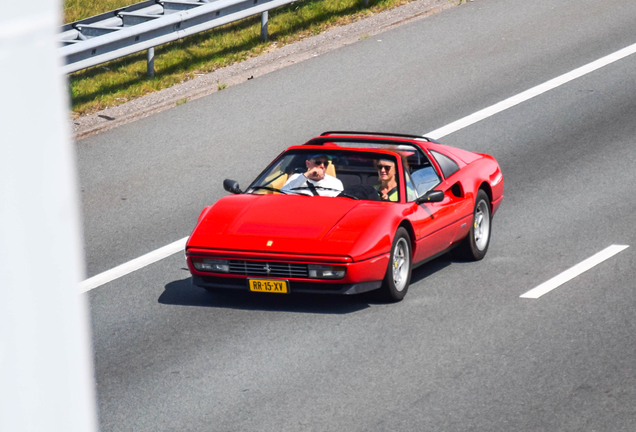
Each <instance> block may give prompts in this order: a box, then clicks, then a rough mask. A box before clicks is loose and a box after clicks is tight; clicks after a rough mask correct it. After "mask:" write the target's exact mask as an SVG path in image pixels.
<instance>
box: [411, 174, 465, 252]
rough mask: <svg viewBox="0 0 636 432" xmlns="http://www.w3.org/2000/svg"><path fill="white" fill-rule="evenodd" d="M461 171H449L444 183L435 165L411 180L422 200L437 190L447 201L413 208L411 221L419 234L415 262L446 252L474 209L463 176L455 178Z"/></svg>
mask: <svg viewBox="0 0 636 432" xmlns="http://www.w3.org/2000/svg"><path fill="white" fill-rule="evenodd" d="M439 165H440V164H438V166H439ZM422 171H425V172H422ZM457 171H459V166H457V168H456V169H454V170H449V171H447V172H446V173H447V174H449V176H448V178H445V179H444V180H442V176H441V175H440V173H439V172H438V168H437V167H435V166H433V165H432V164H431V166H427V167H424V168H422V169H421V170H418V171H415V172H414V173H413V175H412V176H410V178H411V179H412V181H413V183H414V187H415V189H416V190H417V195H418V196H421V195H423V194H425V193H426V192H427V191H429V190H433V189H434V190H439V191H443V192H444V199H443V201H441V202H436V203H433V202H430V203H428V202H427V203H422V204H419V205H418V204H417V203H415V202H413V203H412V205H411V207H410V215H409V217H408V219H409V220H410V221H411V224H412V225H413V229H414V231H415V254H414V257H413V261H414V262H418V261H422V260H424V259H426V258H429V257H431V256H433V255H435V254H437V253H440V252H442V251H444V250H445V249H447V248H448V247H449V246H450V245H451V243H452V242H453V240H454V239H455V237H456V233H457V231H458V229H459V227H460V223H461V219H462V215H463V213H465V211H464V210H465V208H466V206H467V205H468V206H469V205H470V204H469V203H468V200H467V199H466V195H465V194H464V190H463V187H462V185H461V182H460V181H459V175H454V174H455V173H457ZM405 178H409V176H408V173H405ZM407 182H408V180H407ZM413 201H414V200H413Z"/></svg>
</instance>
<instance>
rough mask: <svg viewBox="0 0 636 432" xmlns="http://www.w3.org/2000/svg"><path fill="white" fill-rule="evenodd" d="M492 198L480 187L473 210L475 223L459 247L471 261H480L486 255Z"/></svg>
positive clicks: (463, 255)
mask: <svg viewBox="0 0 636 432" xmlns="http://www.w3.org/2000/svg"><path fill="white" fill-rule="evenodd" d="M490 228H491V217H490V200H489V199H488V194H486V192H484V191H483V189H480V190H479V192H478V193H477V199H476V200H475V210H474V211H473V224H472V226H471V227H470V232H469V233H468V237H466V238H465V239H464V240H463V241H462V243H461V245H460V246H459V248H458V252H459V253H460V254H461V256H462V257H463V258H466V259H468V260H471V261H479V260H480V259H482V258H483V257H485V256H486V252H488V245H489V244H490Z"/></svg>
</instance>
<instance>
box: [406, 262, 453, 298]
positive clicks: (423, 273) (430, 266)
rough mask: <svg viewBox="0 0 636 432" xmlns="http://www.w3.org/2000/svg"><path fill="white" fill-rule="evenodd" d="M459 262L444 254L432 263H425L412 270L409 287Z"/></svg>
mask: <svg viewBox="0 0 636 432" xmlns="http://www.w3.org/2000/svg"><path fill="white" fill-rule="evenodd" d="M459 262H462V261H460V260H458V259H455V258H453V257H452V256H451V254H449V253H446V254H444V255H442V256H440V257H438V258H435V259H434V260H432V261H429V262H427V263H426V264H422V265H421V266H419V267H417V268H414V269H413V272H412V273H411V285H412V284H414V283H416V282H419V281H421V280H422V279H426V278H427V277H429V276H431V275H432V274H435V273H437V272H438V271H440V270H443V269H445V268H446V267H448V266H450V265H451V264H453V263H459ZM407 297H408V295H407Z"/></svg>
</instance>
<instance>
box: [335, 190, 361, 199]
mask: <svg viewBox="0 0 636 432" xmlns="http://www.w3.org/2000/svg"><path fill="white" fill-rule="evenodd" d="M338 196H339V197H345V198H351V199H354V200H359V199H360V198H358V197H357V196H353V195H349V194H348V193H346V192H344V191H343V192H340V193H339V194H338Z"/></svg>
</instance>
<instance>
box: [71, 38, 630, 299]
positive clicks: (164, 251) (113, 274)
mask: <svg viewBox="0 0 636 432" xmlns="http://www.w3.org/2000/svg"><path fill="white" fill-rule="evenodd" d="M635 52H636V44H634V45H630V46H628V47H627V48H623V49H622V50H619V51H616V52H615V53H613V54H610V55H608V56H606V57H603V58H601V59H599V60H596V61H594V62H592V63H589V64H587V65H585V66H582V67H580V68H578V69H575V70H573V71H572V72H569V73H567V74H565V75H561V76H560V77H558V78H554V79H553V80H550V81H548V82H546V83H545V84H541V85H538V86H536V87H533V88H531V89H530V90H526V91H525V92H523V93H520V94H518V95H517V96H513V97H511V98H508V99H506V100H504V101H502V102H499V103H497V104H495V105H492V106H491V107H489V108H485V109H483V110H481V111H478V112H476V113H475V114H472V115H469V116H467V117H464V118H463V119H460V120H457V121H455V122H453V123H451V124H449V125H446V126H444V127H441V128H439V129H436V130H434V131H432V132H429V133H427V134H424V136H427V137H429V138H433V139H438V138H441V137H443V136H446V135H449V134H451V133H453V132H456V131H458V130H460V129H462V128H465V127H467V126H470V125H472V124H474V123H477V122H478V121H480V120H483V119H485V118H487V117H490V116H493V115H495V114H497V113H499V112H501V111H503V110H505V109H508V108H510V107H513V106H515V105H517V104H520V103H521V102H523V101H526V100H528V99H530V98H533V97H535V96H537V95H539V94H541V93H545V92H546V91H548V90H551V89H553V88H555V87H558V86H560V85H562V84H565V83H567V82H568V81H572V80H573V79H575V78H579V77H581V76H583V75H585V74H587V73H590V72H592V71H595V70H596V69H599V68H601V67H603V66H606V65H608V64H610V63H613V62H615V61H618V60H620V59H622V58H624V57H627V56H628V55H631V54H634V53H635ZM186 239H187V237H186ZM186 239H181V240H179V241H177V242H174V243H172V244H169V245H168V246H164V247H162V248H160V249H157V250H156V251H154V252H150V253H148V254H146V255H144V256H142V257H139V258H136V259H134V260H132V261H130V262H128V263H125V264H122V265H120V266H118V267H115V268H114V269H112V270H108V271H106V272H104V273H100V274H98V275H96V276H93V277H92V278H90V279H87V280H85V281H83V282H82V283H81V284H80V287H81V292H87V291H90V290H92V289H94V288H97V287H98V286H100V285H103V284H105V283H107V282H110V281H112V280H115V279H117V278H119V277H121V276H124V275H127V274H128V273H131V272H133V271H135V270H139V269H140V268H142V267H145V266H146V265H148V264H152V263H154V262H156V261H159V260H161V259H163V258H166V257H168V256H170V255H173V254H175V253H177V252H179V251H180V250H183V249H184V248H185V241H186ZM180 242H182V246H181V248H180V249H174V250H173V249H172V248H171V247H172V246H174V245H176V244H180ZM147 256H153V257H154V258H153V260H152V261H149V262H147V263H146V264H141V265H139V263H142V262H143V261H141V260H142V259H143V258H144V257H147ZM133 263H136V264H135V265H131V264H133ZM129 268H131V269H132V270H128V269H129ZM119 269H123V270H121V271H120V270H119ZM104 275H106V276H104Z"/></svg>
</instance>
